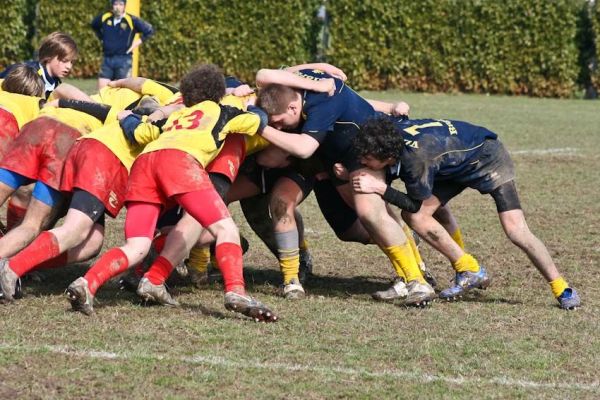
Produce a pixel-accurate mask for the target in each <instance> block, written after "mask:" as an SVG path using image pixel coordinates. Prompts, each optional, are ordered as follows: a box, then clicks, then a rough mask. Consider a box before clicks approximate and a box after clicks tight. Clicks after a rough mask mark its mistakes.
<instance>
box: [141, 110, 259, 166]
mask: <svg viewBox="0 0 600 400" xmlns="http://www.w3.org/2000/svg"><path fill="white" fill-rule="evenodd" d="M266 123H267V121H265V120H264V119H263V118H261V116H259V115H258V114H255V113H253V112H248V111H242V110H240V109H238V108H235V107H231V106H226V105H221V104H217V103H215V102H212V101H203V102H201V103H199V104H196V105H194V106H192V107H186V108H183V109H181V110H178V111H176V112H174V113H173V114H171V116H170V117H169V119H168V120H167V122H166V123H165V125H164V127H163V133H162V134H161V135H160V137H159V138H158V139H156V140H155V141H153V142H151V143H150V144H148V145H147V146H146V148H145V149H144V151H143V152H142V153H149V152H152V151H157V150H163V149H177V150H181V151H184V152H186V153H188V154H190V155H192V156H193V157H194V158H195V159H196V160H198V162H199V163H200V164H201V165H202V166H206V165H207V164H208V163H210V162H211V161H212V160H213V159H214V158H215V157H216V156H217V154H218V153H219V151H220V150H221V148H222V146H223V141H224V140H225V138H226V136H227V135H228V134H232V133H235V134H243V135H248V136H252V135H254V134H256V133H259V132H261V131H262V129H263V128H264V127H265V126H266ZM155 130H159V128H158V127H156V126H154V125H152V124H148V123H145V124H140V125H138V127H137V128H136V130H135V136H136V138H137V137H138V135H142V133H140V132H141V131H150V132H151V131H155ZM145 135H146V136H147V135H150V136H152V134H151V133H145Z"/></svg>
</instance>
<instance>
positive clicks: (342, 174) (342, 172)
mask: <svg viewBox="0 0 600 400" xmlns="http://www.w3.org/2000/svg"><path fill="white" fill-rule="evenodd" d="M333 173H334V174H335V176H336V177H337V178H338V179H341V180H343V181H347V180H348V179H349V174H348V170H347V169H346V167H344V166H343V165H342V164H340V163H335V164H333Z"/></svg>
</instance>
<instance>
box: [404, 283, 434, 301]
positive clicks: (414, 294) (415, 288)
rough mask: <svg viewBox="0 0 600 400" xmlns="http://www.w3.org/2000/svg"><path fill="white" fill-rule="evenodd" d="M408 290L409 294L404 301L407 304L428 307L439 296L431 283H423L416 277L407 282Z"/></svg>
mask: <svg viewBox="0 0 600 400" xmlns="http://www.w3.org/2000/svg"><path fill="white" fill-rule="evenodd" d="M406 290H407V291H408V296H406V299H404V302H403V305H405V306H415V307H427V306H428V305H429V304H430V303H431V302H432V301H433V300H434V299H435V298H436V297H437V295H436V294H435V290H433V287H431V285H430V284H429V283H427V282H426V283H421V282H419V281H418V280H416V279H415V280H412V281H410V282H408V283H407V284H406Z"/></svg>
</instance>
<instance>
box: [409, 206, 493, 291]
mask: <svg viewBox="0 0 600 400" xmlns="http://www.w3.org/2000/svg"><path fill="white" fill-rule="evenodd" d="M441 204H442V203H441V201H440V199H438V198H437V197H436V196H431V197H429V198H428V199H426V200H424V201H423V204H422V205H421V208H420V210H419V211H418V212H417V213H408V212H403V213H402V218H403V219H404V220H405V221H406V222H407V223H408V224H409V225H410V227H411V228H412V229H413V230H415V232H417V233H418V234H419V236H421V238H422V239H424V240H425V241H426V242H427V243H429V244H430V245H431V246H432V247H433V248H435V249H436V250H438V251H439V252H440V253H442V254H443V255H444V256H446V258H447V259H448V260H449V261H450V263H451V264H452V267H453V268H454V270H455V271H456V279H455V284H454V285H453V286H451V287H450V288H448V289H445V290H443V291H442V292H441V293H440V298H443V299H447V300H453V299H455V298H457V297H459V296H461V295H462V294H463V293H464V292H466V291H468V290H471V289H474V288H486V287H487V286H488V285H489V283H490V280H489V277H488V276H487V271H486V269H485V268H484V267H483V266H480V265H479V263H478V261H477V260H476V259H475V258H474V257H473V256H472V255H470V254H468V253H465V251H464V250H463V249H461V247H460V246H459V245H458V244H457V243H456V242H455V241H454V240H453V239H452V237H451V236H450V234H449V233H448V231H446V229H444V227H443V226H442V225H441V224H440V223H439V222H438V221H437V220H436V219H435V218H434V217H433V214H434V213H435V211H436V210H437V209H438V208H439V207H440V205H441Z"/></svg>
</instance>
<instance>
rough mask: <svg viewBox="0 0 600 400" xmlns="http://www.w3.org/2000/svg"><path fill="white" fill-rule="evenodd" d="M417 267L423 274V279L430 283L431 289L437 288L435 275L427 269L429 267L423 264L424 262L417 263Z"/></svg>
mask: <svg viewBox="0 0 600 400" xmlns="http://www.w3.org/2000/svg"><path fill="white" fill-rule="evenodd" d="M419 269H420V270H421V273H422V274H423V278H425V280H426V281H427V283H429V284H430V285H431V287H432V288H433V290H435V289H437V288H438V287H437V285H438V284H437V279H435V276H433V274H432V273H431V271H430V270H429V268H427V267H426V266H425V263H423V262H422V263H421V264H419Z"/></svg>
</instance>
